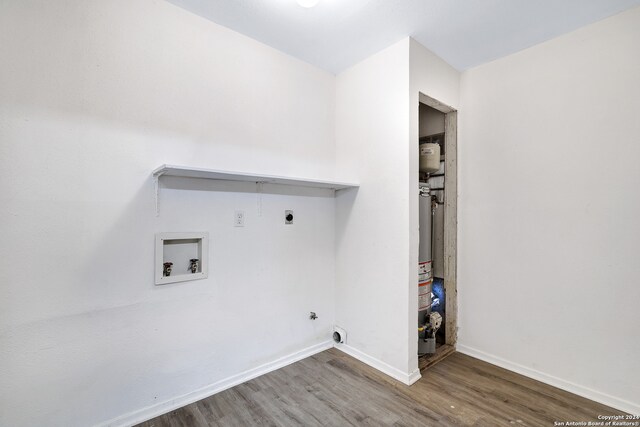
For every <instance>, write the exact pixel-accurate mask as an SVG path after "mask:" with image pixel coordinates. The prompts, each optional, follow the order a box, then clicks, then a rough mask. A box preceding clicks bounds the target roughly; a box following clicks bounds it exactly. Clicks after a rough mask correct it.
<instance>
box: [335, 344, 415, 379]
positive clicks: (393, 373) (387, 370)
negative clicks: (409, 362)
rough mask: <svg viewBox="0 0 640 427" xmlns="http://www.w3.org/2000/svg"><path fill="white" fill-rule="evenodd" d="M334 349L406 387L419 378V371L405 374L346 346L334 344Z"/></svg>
mask: <svg viewBox="0 0 640 427" xmlns="http://www.w3.org/2000/svg"><path fill="white" fill-rule="evenodd" d="M335 347H336V348H337V349H338V350H340V351H343V352H345V353H347V354H348V355H349V356H351V357H353V358H355V359H358V360H359V361H361V362H363V363H366V364H367V365H369V366H371V367H372V368H374V369H377V370H378V371H380V372H382V373H383V374H386V375H389V376H390V377H391V378H394V379H396V380H398V381H400V382H401V383H404V384H406V385H411V384H413V383H415V382H416V381H418V380H419V379H420V378H421V375H420V369H416V370H415V371H414V372H412V373H410V374H406V373H404V372H402V371H401V370H400V369H396V368H394V367H393V366H391V365H388V364H387V363H385V362H383V361H381V360H378V359H376V358H375V357H371V356H369V355H368V354H366V353H363V352H361V351H360V350H357V349H355V348H353V347H351V346H348V345H347V344H336V345H335Z"/></svg>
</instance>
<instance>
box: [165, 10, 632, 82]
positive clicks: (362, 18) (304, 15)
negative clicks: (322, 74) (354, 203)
mask: <svg viewBox="0 0 640 427" xmlns="http://www.w3.org/2000/svg"><path fill="white" fill-rule="evenodd" d="M169 1H170V2H171V3H174V4H176V5H178V6H181V7H183V8H185V9H187V10H190V11H192V12H194V13H195V14H197V15H200V16H202V17H205V18H207V19H210V20H211V21H213V22H216V23H218V24H220V25H223V26H225V27H228V28H231V29H232V30H235V31H238V32H240V33H242V34H245V35H247V36H249V37H251V38H254V39H256V40H259V41H261V42H263V43H265V44H267V45H270V46H272V47H274V48H276V49H278V50H281V51H283V52H286V53H288V54H290V55H292V56H295V57H297V58H300V59H302V60H303V61H306V62H309V63H311V64H313V65H316V66H318V67H320V68H323V69H325V70H327V71H330V72H333V73H338V72H340V71H342V70H344V69H345V68H347V67H349V66H351V65H353V64H355V63H356V62H358V61H360V60H362V59H364V58H366V57H368V56H369V55H371V54H373V53H375V52H377V51H379V50H381V49H383V48H385V47H387V46H389V45H391V44H393V43H395V42H396V41H399V40H401V39H402V38H404V37H406V36H411V37H413V38H414V39H415V40H417V41H418V42H420V43H421V44H422V45H424V46H425V47H427V48H429V49H430V50H431V51H433V52H434V53H436V54H437V55H439V56H440V57H441V58H443V59H444V60H445V61H447V62H448V63H449V64H451V65H452V66H454V67H455V68H457V69H458V70H464V69H467V68H470V67H473V66H476V65H479V64H482V63H484V62H488V61H491V60H493V59H496V58H500V57H502V56H505V55H508V54H510V53H513V52H517V51H519V50H522V49H525V48H527V47H529V46H533V45H535V44H537V43H540V42H543V41H545V40H548V39H551V38H553V37H556V36H558V35H560V34H563V33H567V32H569V31H572V30H574V29H577V28H579V27H581V26H584V25H586V24H589V23H592V22H595V21H598V20H600V19H603V18H606V17H607V16H611V15H613V14H616V13H618V12H621V11H623V10H626V9H629V8H631V7H634V6H638V5H640V0H320V3H319V4H318V6H316V7H313V8H310V9H306V8H303V7H300V6H298V4H297V3H296V1H295V0H169Z"/></svg>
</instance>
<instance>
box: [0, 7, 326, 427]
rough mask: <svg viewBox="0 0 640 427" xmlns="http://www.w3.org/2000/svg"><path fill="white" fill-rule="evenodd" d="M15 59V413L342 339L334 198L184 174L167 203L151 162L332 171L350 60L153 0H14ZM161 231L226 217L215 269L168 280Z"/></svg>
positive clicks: (3, 327) (0, 149) (0, 281)
mask: <svg viewBox="0 0 640 427" xmlns="http://www.w3.org/2000/svg"><path fill="white" fill-rule="evenodd" d="M0 57H1V58H2V61H1V62H0V236H1V238H2V244H1V245H0V293H1V295H2V297H1V298H0V378H2V381H0V424H1V425H11V426H21V425H65V426H71V425H82V426H85V425H92V424H96V423H99V422H103V421H106V420H109V419H113V418H114V417H118V416H121V415H126V414H128V413H130V412H132V411H137V410H139V409H141V408H145V407H147V406H150V405H155V404H161V403H163V402H171V400H172V399H174V398H176V397H179V396H181V395H183V394H186V393H190V392H193V391H194V390H198V389H200V388H202V387H206V386H208V385H210V384H212V383H216V382H217V381H220V380H223V379H225V378H228V377H230V376H232V375H234V374H238V373H241V372H244V371H246V370H248V369H251V368H255V367H256V366H258V365H261V364H263V363H267V362H270V361H273V360H275V359H278V358H280V357H283V356H286V355H289V354H291V353H295V352H297V351H300V350H303V349H305V348H308V347H310V346H314V345H316V344H319V343H323V342H325V340H327V339H329V337H330V328H331V325H332V321H333V317H334V314H333V298H334V246H335V242H334V199H333V198H331V197H326V194H320V195H317V194H316V195H310V194H303V195H287V194H270V195H269V194H265V195H264V196H263V202H262V216H259V215H258V196H257V195H256V194H254V193H251V192H213V191H201V190H202V185H203V184H197V183H194V182H190V181H187V182H182V183H180V182H173V183H172V185H171V186H170V187H171V188H166V189H163V190H161V195H160V197H161V214H160V216H159V217H157V218H156V216H155V207H154V192H153V183H152V180H151V176H150V174H151V171H152V170H153V169H154V168H155V167H157V166H158V165H160V164H162V163H173V164H185V165H194V166H202V167H212V168H221V169H231V170H234V169H235V170H247V171H256V172H265V173H272V174H282V175H293V176H307V177H310V178H314V177H315V178H333V173H334V170H335V164H334V160H335V148H334V130H335V77H334V76H332V75H330V74H328V73H325V72H323V71H320V70H318V69H316V68H314V67H312V66H310V65H308V64H305V63H302V62H300V61H297V60H295V59H292V58H290V57H288V56H286V55H284V54H281V53H279V52H277V51H275V50H273V49H271V48H268V47H266V46H264V45H262V44H260V43H257V42H255V41H252V40H250V39H248V38H246V37H244V36H241V35H239V34H236V33H233V32H231V31H229V30H227V29H224V28H221V27H219V26H217V25H215V24H212V23H211V22H209V21H206V20H203V19H200V18H198V17H196V16H194V15H191V14H190V13H188V12H185V11H183V10H181V9H179V8H177V7H176V6H173V5H171V4H169V3H166V2H162V1H160V2H158V1H152V0H136V1H133V2H130V1H120V0H118V1H108V2H104V1H98V0H96V1H57V2H48V1H5V2H2V3H0ZM177 187H182V188H184V189H183V190H177V189H175V188H177ZM205 189H206V188H205ZM245 190H246V189H245ZM235 209H244V210H245V212H246V226H245V227H244V228H234V227H233V226H232V225H233V212H234V210H235ZM285 209H294V211H295V213H296V219H295V224H294V225H293V226H287V227H285V226H284V224H283V221H284V219H283V216H284V210H285ZM159 231H209V232H210V234H211V245H210V261H211V268H210V273H209V279H208V280H202V281H197V282H187V283H181V284H173V285H166V286H163V287H157V286H154V284H153V283H154V280H153V259H154V253H153V248H154V233H156V232H159ZM311 310H313V311H316V312H317V313H318V315H319V319H318V320H316V321H315V322H312V321H310V320H309V319H308V315H309V311H311Z"/></svg>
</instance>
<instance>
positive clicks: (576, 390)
mask: <svg viewBox="0 0 640 427" xmlns="http://www.w3.org/2000/svg"><path fill="white" fill-rule="evenodd" d="M456 350H457V351H459V352H460V353H463V354H466V355H468V356H471V357H475V358H476V359H480V360H483V361H485V362H487V363H491V364H492V365H496V366H500V367H501V368H504V369H507V370H509V371H513V372H516V373H518V374H520V375H524V376H525V377H529V378H532V379H534V380H537V381H540V382H543V383H545V384H549V385H551V386H554V387H557V388H559V389H562V390H565V391H568V392H570V393H573V394H577V395H578V396H582V397H585V398H587V399H590V400H593V401H595V402H598V403H602V404H603V405H607V406H610V407H612V408H615V409H619V410H620V411H624V412H628V413H630V414H634V415H638V414H640V405H637V404H635V403H632V402H629V401H627V400H623V399H619V398H617V397H614V396H611V395H608V394H605V393H601V392H599V391H596V390H592V389H590V388H587V387H584V386H581V385H579V384H575V383H572V382H569V381H565V380H563V379H561V378H558V377H555V376H553V375H549V374H545V373H544V372H540V371H538V370H535V369H531V368H528V367H526V366H523V365H520V364H518V363H514V362H511V361H509V360H506V359H503V358H501V357H498V356H494V355H492V354H489V353H485V352H484V351H481V350H477V349H475V348H472V347H468V346H466V345H462V344H460V343H458V344H457V345H456Z"/></svg>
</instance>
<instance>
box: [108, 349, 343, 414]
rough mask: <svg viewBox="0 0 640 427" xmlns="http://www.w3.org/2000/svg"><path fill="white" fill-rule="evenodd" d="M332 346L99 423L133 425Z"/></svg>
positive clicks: (268, 364)
mask: <svg viewBox="0 0 640 427" xmlns="http://www.w3.org/2000/svg"><path fill="white" fill-rule="evenodd" d="M331 347H333V341H325V342H321V343H319V344H316V345H312V346H311V347H307V348H305V349H303V350H300V351H297V352H295V353H292V354H289V355H287V356H284V357H281V358H279V359H276V360H274V361H273V362H269V363H265V364H264V365H261V366H258V367H257V368H252V369H249V370H246V371H244V372H241V373H239V374H236V375H232V376H230V377H228V378H225V379H223V380H220V381H217V382H215V383H213V384H210V385H208V386H205V387H203V388H200V389H198V390H195V391H192V392H190V393H187V394H184V395H182V396H178V397H175V398H173V399H170V400H167V401H165V402H160V403H157V404H155V405H152V406H147V407H146V408H143V409H139V410H136V411H133V412H130V413H128V414H125V415H122V416H120V417H117V418H114V419H112V420H110V421H106V422H104V423H102V424H99V425H98V426H101V427H113V426H132V425H135V424H138V423H141V422H143V421H146V420H150V419H151V418H155V417H157V416H159V415H162V414H166V413H167V412H170V411H173V410H175V409H178V408H181V407H183V406H186V405H189V404H191V403H193V402H197V401H198V400H201V399H205V398H207V397H209V396H212V395H214V394H216V393H219V392H221V391H223V390H226V389H229V388H231V387H234V386H236V385H238V384H242V383H244V382H246V381H249V380H251V379H253V378H256V377H259V376H260V375H264V374H266V373H269V372H271V371H275V370H276V369H280V368H283V367H285V366H287V365H290V364H292V363H294V362H297V361H299V360H302V359H304V358H307V357H309V356H313V355H314V354H316V353H320V352H321V351H324V350H327V349H330V348H331Z"/></svg>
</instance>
